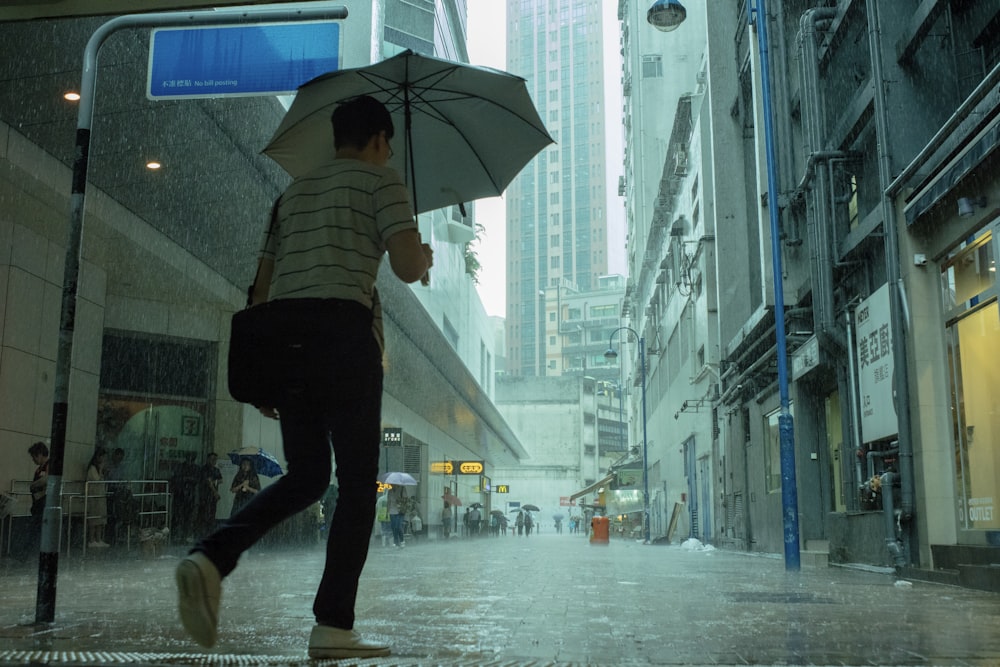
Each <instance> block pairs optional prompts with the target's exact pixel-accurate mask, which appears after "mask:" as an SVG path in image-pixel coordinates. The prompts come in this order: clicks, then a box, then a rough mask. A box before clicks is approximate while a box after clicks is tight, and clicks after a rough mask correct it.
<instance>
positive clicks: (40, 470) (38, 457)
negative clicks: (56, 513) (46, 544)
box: [14, 442, 49, 560]
mask: <svg viewBox="0 0 1000 667" xmlns="http://www.w3.org/2000/svg"><path fill="white" fill-rule="evenodd" d="M28 456H30V457H31V461H32V462H33V463H34V464H35V474H34V475H33V476H32V478H31V484H30V485H29V486H28V490H29V491H31V520H30V521H29V522H28V529H27V532H26V533H25V534H24V535H23V539H21V540H19V543H18V545H17V549H16V550H15V553H14V557H15V558H17V559H18V560H27V559H28V557H29V556H30V555H31V554H32V552H34V553H38V550H39V541H40V539H41V536H42V518H43V516H44V515H45V495H46V492H47V486H48V480H49V448H48V447H47V446H46V445H45V443H44V442H36V443H34V444H33V445H31V447H28Z"/></svg>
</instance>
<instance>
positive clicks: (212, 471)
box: [197, 452, 222, 537]
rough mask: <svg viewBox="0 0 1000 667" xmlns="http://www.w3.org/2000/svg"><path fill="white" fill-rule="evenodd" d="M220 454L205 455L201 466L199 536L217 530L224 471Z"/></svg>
mask: <svg viewBox="0 0 1000 667" xmlns="http://www.w3.org/2000/svg"><path fill="white" fill-rule="evenodd" d="M218 461H219V456H218V455H217V454H216V453H215V452H211V453H209V455H208V456H206V457H205V465H203V466H202V467H201V484H200V485H199V493H198V527H197V535H198V537H203V536H205V535H208V534H209V533H210V532H212V531H213V530H215V515H216V512H217V511H218V508H219V498H220V495H221V494H220V493H219V487H220V486H221V485H222V471H221V470H219V466H218Z"/></svg>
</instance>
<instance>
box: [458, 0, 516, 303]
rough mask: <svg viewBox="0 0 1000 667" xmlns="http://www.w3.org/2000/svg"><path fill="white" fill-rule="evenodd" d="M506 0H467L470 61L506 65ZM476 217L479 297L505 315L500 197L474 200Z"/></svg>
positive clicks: (504, 236)
mask: <svg viewBox="0 0 1000 667" xmlns="http://www.w3.org/2000/svg"><path fill="white" fill-rule="evenodd" d="M506 5H507V3H506V2H505V0H472V1H471V2H469V4H468V7H469V42H468V45H469V61H470V62H471V63H472V64H473V65H487V66H489V67H495V68H496V69H501V70H505V69H507V54H506V49H507V19H506V16H507V11H506ZM476 219H477V220H478V222H479V223H480V224H481V225H483V226H484V227H485V228H486V232H485V233H484V234H483V239H482V243H480V244H479V248H478V249H477V250H478V255H479V263H480V264H481V265H482V267H483V268H482V271H481V272H480V273H479V298H480V299H482V300H483V306H484V307H485V308H486V312H487V313H488V314H489V315H498V316H500V317H506V316H507V310H506V303H507V292H506V289H507V263H506V260H507V253H506V252H505V250H506V248H507V222H506V213H505V206H504V200H503V198H501V197H493V198H491V199H479V200H477V201H476Z"/></svg>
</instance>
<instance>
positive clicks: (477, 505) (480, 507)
mask: <svg viewBox="0 0 1000 667" xmlns="http://www.w3.org/2000/svg"><path fill="white" fill-rule="evenodd" d="M473 507H476V508H479V509H482V507H483V504H482V503H472V504H471V505H469V508H470V509H471V508H473Z"/></svg>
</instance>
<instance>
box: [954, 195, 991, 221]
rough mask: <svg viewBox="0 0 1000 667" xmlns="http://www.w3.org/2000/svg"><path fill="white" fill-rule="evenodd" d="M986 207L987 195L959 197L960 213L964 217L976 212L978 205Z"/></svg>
mask: <svg viewBox="0 0 1000 667" xmlns="http://www.w3.org/2000/svg"><path fill="white" fill-rule="evenodd" d="M977 206H978V207H979V208H986V197H959V198H958V214H959V215H960V216H962V217H963V218H968V217H969V216H972V215H975V214H976V207H977Z"/></svg>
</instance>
